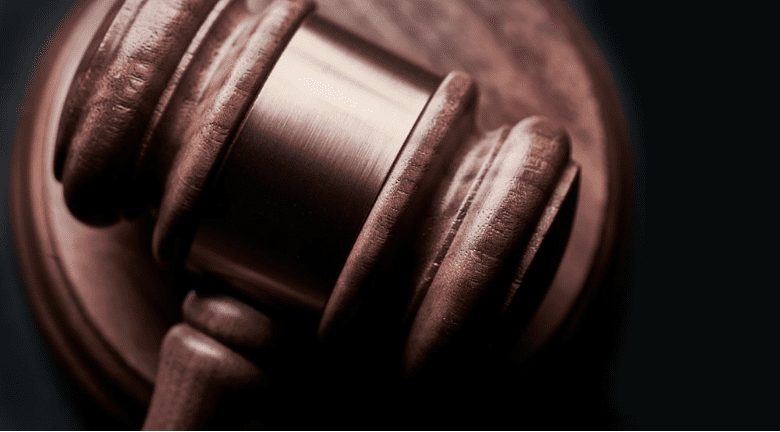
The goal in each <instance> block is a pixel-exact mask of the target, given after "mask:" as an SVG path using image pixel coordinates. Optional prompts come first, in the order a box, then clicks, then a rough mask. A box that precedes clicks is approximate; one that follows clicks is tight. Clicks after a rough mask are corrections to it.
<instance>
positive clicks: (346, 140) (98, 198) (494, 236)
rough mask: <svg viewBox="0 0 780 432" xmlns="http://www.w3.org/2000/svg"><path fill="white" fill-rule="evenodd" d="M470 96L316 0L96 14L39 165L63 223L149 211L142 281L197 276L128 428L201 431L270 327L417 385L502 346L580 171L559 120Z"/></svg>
mask: <svg viewBox="0 0 780 432" xmlns="http://www.w3.org/2000/svg"><path fill="white" fill-rule="evenodd" d="M478 101H479V89H478V86H477V84H476V80H475V79H474V78H473V77H472V76H471V75H470V74H468V73H466V72H459V71H454V72H449V73H448V74H446V75H445V76H440V75H437V74H435V73H432V72H429V71H427V70H426V69H424V68H422V67H419V66H416V65H415V64H413V63H412V62H410V61H407V60H404V59H402V58H400V57H398V56H397V55H395V54H392V53H391V52H389V51H387V50H386V49H384V48H381V47H379V46H377V45H375V44H373V43H371V42H369V41H367V40H365V39H363V38H361V37H359V36H357V35H355V34H353V33H352V32H350V31H348V30H346V29H344V28H342V27H341V26H339V25H337V24H335V23H334V22H332V21H331V20H329V19H328V18H326V17H323V16H320V15H319V14H318V13H317V12H316V11H315V4H314V3H313V2H312V1H308V0H275V1H273V2H271V3H270V4H265V5H256V4H253V3H251V2H246V1H240V0H180V1H176V2H170V1H164V0H146V1H141V0H127V1H124V2H118V3H116V4H115V5H113V6H112V7H111V8H110V9H109V10H108V11H107V12H106V13H105V16H104V17H103V18H102V24H101V25H100V26H99V28H97V30H96V32H95V33H94V35H93V36H92V39H91V42H89V44H88V45H87V47H86V49H85V50H84V54H83V57H82V58H81V60H80V62H79V63H78V66H77V67H76V68H75V71H74V73H73V76H72V80H71V82H70V85H69V89H68V90H67V92H66V93H65V94H64V98H63V103H62V108H61V116H60V118H59V121H58V122H57V124H56V136H55V137H54V139H53V140H52V142H53V145H52V147H53V149H52V150H51V152H52V156H51V160H52V161H53V164H52V165H53V174H54V177H55V178H56V180H57V181H59V182H61V184H62V195H61V197H62V198H61V199H62V201H63V202H64V203H65V205H66V206H67V209H68V211H69V212H70V213H71V214H72V215H73V216H74V217H75V218H77V219H78V220H79V221H80V223H83V224H85V226H89V227H93V228H89V229H94V230H105V229H111V228H110V226H114V225H115V224H116V223H117V222H119V221H122V220H138V219H142V220H148V221H150V222H149V224H150V227H149V229H148V231H150V239H149V246H150V248H149V250H148V253H149V254H150V255H151V256H152V257H153V258H154V260H155V261H156V263H157V265H158V266H159V268H161V269H162V270H161V271H163V272H179V271H181V272H183V273H184V274H187V275H188V276H187V277H190V278H191V279H188V280H197V281H199V282H197V284H198V285H199V286H198V288H194V289H192V290H188V293H187V294H186V296H185V298H184V299H183V302H182V305H181V313H180V315H181V318H182V322H181V323H179V324H175V325H173V326H172V327H170V329H169V330H168V331H167V334H166V335H165V337H164V339H163V340H162V343H161V347H160V360H159V365H158V367H157V371H156V381H155V385H154V392H153V394H152V396H151V400H150V403H149V411H148V414H147V416H146V420H145V422H144V428H146V429H182V428H184V429H194V428H202V427H205V426H207V424H208V420H209V419H210V417H211V415H212V414H213V411H214V409H215V407H216V406H217V402H218V399H219V398H220V397H221V396H222V395H223V393H225V394H226V392H228V391H229V390H233V389H238V388H244V387H247V386H250V387H251V386H256V385H259V384H261V383H262V382H264V381H266V380H267V379H269V376H271V377H272V376H273V374H269V373H268V371H267V370H266V369H265V368H264V367H263V362H264V361H266V358H268V357H271V356H273V351H274V350H278V349H277V348H276V347H275V344H277V343H278V344H280V345H283V346H284V345H285V343H287V344H290V342H285V341H283V340H280V339H282V338H283V337H284V336H283V335H285V326H287V327H289V326H290V325H297V326H298V327H299V330H296V331H299V333H300V334H298V335H297V336H298V337H300V338H303V339H306V341H305V342H301V343H300V345H301V346H305V347H306V348H303V349H301V348H296V349H297V351H296V349H292V350H288V351H291V352H292V354H290V352H287V354H286V355H287V357H284V358H285V359H287V360H289V356H290V355H293V356H294V355H298V356H300V355H302V353H303V352H305V353H307V354H308V353H310V352H315V353H316V355H314V356H313V358H314V360H312V361H314V362H319V363H320V365H327V366H325V367H326V368H331V369H332V371H333V375H334V377H335V378H332V379H333V380H334V381H332V382H330V384H331V385H333V382H335V383H337V384H338V383H346V382H350V381H349V380H350V379H352V380H353V382H352V385H356V386H357V387H349V388H361V387H360V384H355V383H359V381H360V380H361V379H365V375H361V373H364V374H365V373H367V374H368V375H370V376H371V377H372V378H371V379H374V380H375V379H377V378H376V377H377V376H379V377H381V378H379V382H382V383H383V384H386V385H388V388H394V389H396V388H397V387H398V386H401V387H403V388H407V387H408V386H412V388H413V389H414V391H420V392H423V393H424V392H425V391H434V392H435V391H436V389H442V388H452V383H453V381H457V380H459V379H464V380H467V378H464V377H465V376H468V375H469V374H470V373H469V372H464V371H477V370H480V369H485V368H490V364H491V363H490V362H491V361H494V360H495V359H496V358H504V357H508V356H509V354H510V353H512V352H513V350H516V348H515V342H516V340H517V338H518V337H520V336H521V335H522V334H523V332H526V333H527V332H528V328H529V324H530V323H531V322H532V320H533V319H534V317H535V316H536V315H538V314H539V308H540V305H541V304H542V302H543V300H544V299H545V296H546V295H547V294H548V290H549V288H550V286H551V284H552V283H553V279H554V277H555V275H556V271H557V270H558V267H559V264H560V263H561V261H562V259H563V256H564V253H565V252H566V246H567V242H568V239H569V236H570V233H571V231H572V226H573V225H574V224H575V215H576V212H577V204H578V197H579V194H580V181H581V179H580V176H581V173H580V171H581V169H580V166H579V165H578V163H576V162H574V161H572V159H571V151H572V150H571V147H572V144H571V139H570V135H569V133H567V131H566V129H565V128H564V127H563V126H562V125H560V124H558V123H556V122H554V121H552V120H549V119H547V118H545V117H543V116H540V115H530V116H527V117H525V118H523V119H519V120H518V121H516V122H514V123H510V124H504V125H501V126H499V127H497V128H491V129H486V128H481V127H479V126H478V124H477V123H478V122H477V116H478V105H479V103H478ZM204 281H205V282H204ZM204 287H205V288H204ZM103 289H110V287H104V288H103ZM291 323H294V324H291ZM309 338H310V339H311V340H309ZM292 345H295V343H293V344H292ZM296 346H297V345H296ZM311 346H315V347H316V348H314V349H313V351H309V350H311V349H312V348H311ZM279 351H282V352H284V349H280V350H279ZM269 353H270V354H269ZM515 354H516V352H515ZM287 360H281V361H282V362H284V361H287ZM320 367H322V366H320ZM374 369H376V370H374ZM355 371H359V372H355ZM366 371H370V372H366ZM371 382H372V383H375V382H376V381H371ZM464 382H465V381H464ZM421 383H422V384H421ZM472 384H473V383H472ZM372 385H373V384H372ZM394 386H395V387H394ZM415 386H417V387H415ZM448 386H449V387H448ZM476 386H477V387H478V384H477V385H476ZM477 387H474V386H473V385H472V386H471V387H468V388H477ZM439 394H440V393H439Z"/></svg>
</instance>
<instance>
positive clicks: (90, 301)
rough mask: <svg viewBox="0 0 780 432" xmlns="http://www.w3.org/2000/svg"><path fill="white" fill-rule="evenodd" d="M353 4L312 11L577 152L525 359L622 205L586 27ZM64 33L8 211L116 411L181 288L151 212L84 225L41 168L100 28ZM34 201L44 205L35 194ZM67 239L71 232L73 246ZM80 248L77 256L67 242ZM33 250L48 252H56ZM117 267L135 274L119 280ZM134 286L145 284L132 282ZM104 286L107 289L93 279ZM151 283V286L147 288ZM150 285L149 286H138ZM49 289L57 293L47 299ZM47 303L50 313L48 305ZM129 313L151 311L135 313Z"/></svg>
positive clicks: (612, 118) (556, 9) (611, 117)
mask: <svg viewBox="0 0 780 432" xmlns="http://www.w3.org/2000/svg"><path fill="white" fill-rule="evenodd" d="M350 5H351V4H349V3H345V2H340V3H339V2H333V3H328V2H324V3H323V4H322V6H321V13H322V14H323V15H325V16H328V17H330V18H331V19H333V20H334V21H337V22H340V23H342V24H343V25H345V26H347V27H350V26H352V27H353V31H355V32H356V33H359V34H361V35H363V36H364V37H367V38H369V39H372V40H373V41H374V42H376V43H379V44H381V45H384V46H387V47H389V48H390V49H392V50H394V51H396V52H399V53H400V54H402V55H404V56H405V57H407V58H411V59H413V60H415V61H417V62H420V63H422V64H423V65H425V66H427V67H429V68H432V69H433V70H434V71H436V72H438V73H444V72H446V70H442V69H464V70H466V71H467V72H469V73H471V74H472V75H473V76H474V77H475V78H476V80H477V82H478V85H479V88H480V97H479V101H478V108H477V110H476V111H477V113H478V114H477V127H478V128H480V129H482V130H491V129H495V128H497V127H499V126H500V125H501V124H504V123H510V124H514V123H516V122H518V121H519V120H520V119H522V118H524V117H526V116H528V115H530V114H544V115H546V116H548V117H550V118H552V119H553V120H554V121H556V122H558V123H559V124H562V125H563V126H564V128H565V129H566V130H567V131H569V133H570V134H571V146H572V152H573V158H574V160H575V161H576V162H577V163H579V164H580V166H581V167H582V171H581V181H582V185H581V191H580V197H579V206H578V207H577V213H576V215H575V217H574V221H573V222H574V225H573V229H572V234H571V235H572V238H571V242H570V245H569V247H568V248H567V249H566V252H565V254H564V256H563V263H562V265H561V268H560V271H559V272H558V273H557V275H556V277H555V280H554V281H553V285H552V289H551V291H550V293H549V294H548V295H547V297H546V298H545V299H544V300H542V303H541V307H540V308H539V309H538V310H537V311H536V312H535V316H534V317H532V318H530V323H531V324H530V326H529V327H527V329H528V330H526V332H525V334H524V335H522V337H521V338H520V339H519V343H518V346H520V347H521V348H520V349H519V350H516V351H519V352H520V353H521V354H519V357H521V358H522V357H524V356H529V355H530V354H531V353H533V352H535V351H536V350H538V349H540V348H541V347H543V346H544V344H545V343H546V342H547V341H549V340H550V337H551V335H552V334H554V333H556V332H558V331H559V330H560V329H562V328H563V329H566V328H569V329H575V328H576V321H572V320H567V317H570V316H573V317H576V316H577V313H578V312H577V311H578V310H581V309H577V308H574V309H573V306H574V305H575V303H576V302H577V301H578V300H579V304H581V305H582V307H585V305H587V299H588V296H589V295H590V292H591V291H592V289H593V288H596V287H598V285H599V282H600V278H601V277H602V274H603V271H604V270H605V268H606V265H607V263H608V262H609V258H610V254H611V249H612V247H613V236H614V230H615V229H616V226H617V222H618V221H617V219H616V218H617V215H616V211H617V209H618V208H619V206H620V205H621V204H620V199H621V198H620V195H619V194H618V193H617V192H618V191H619V190H620V175H621V174H620V173H621V168H620V165H619V160H620V152H621V151H623V150H620V148H619V144H620V143H621V140H624V137H623V136H622V135H621V133H622V132H621V128H622V125H621V124H620V119H619V107H618V106H617V104H616V102H615V100H614V95H611V96H610V93H599V92H597V91H596V90H595V89H602V90H603V91H604V92H608V91H609V83H608V80H607V77H606V75H605V72H604V71H603V69H601V68H602V67H601V66H600V64H599V63H598V59H597V55H596V54H594V52H593V50H592V47H591V46H590V45H589V44H588V43H587V40H586V39H585V38H584V35H583V33H582V30H581V29H580V28H579V27H578V26H577V25H576V23H574V22H573V20H572V18H571V17H570V16H569V12H568V11H567V10H566V9H565V8H563V7H562V6H561V5H557V4H545V5H539V4H525V3H513V4H509V3H507V4H502V5H500V6H497V4H493V3H488V2H486V3H485V4H481V3H479V2H468V3H466V4H464V5H460V4H457V3H454V5H455V6H453V7H451V8H442V7H439V6H437V5H435V4H432V3H428V2H415V3H411V2H410V3H406V2H397V3H396V4H394V5H384V4H376V5H372V6H369V9H370V11H367V10H366V9H364V8H363V7H361V6H358V5H357V4H355V5H351V6H350ZM90 7H91V9H90ZM90 7H85V8H84V9H82V12H81V14H80V15H78V16H80V17H82V18H81V19H83V20H84V19H85V18H83V17H85V16H92V17H95V16H99V15H101V14H104V13H106V12H105V7H103V8H102V9H103V10H102V11H101V10H99V9H101V7H100V6H96V5H94V4H92V5H91V6H90ZM499 12H500V13H499ZM90 14H92V15H90ZM93 19H94V18H93ZM356 23H357V24H356ZM82 24H83V23H82ZM463 29H469V30H470V31H463ZM471 30H473V31H471ZM68 31H70V32H71V38H69V39H67V40H64V41H63V42H62V43H63V44H64V46H65V48H64V50H63V52H66V53H68V55H61V56H60V57H58V58H55V59H51V58H49V59H48V61H49V62H51V63H50V64H52V63H54V64H53V65H52V66H56V67H54V68H53V69H51V70H57V71H62V72H61V74H62V75H64V77H63V76H62V75H60V76H57V75H56V74H55V76H51V77H50V78H47V77H43V78H41V80H42V81H43V82H45V83H46V84H45V85H44V84H42V85H41V87H39V88H41V89H42V90H41V93H39V98H38V99H37V102H36V103H37V104H39V105H40V106H43V107H44V109H42V110H31V111H29V112H30V113H31V114H30V115H31V116H34V119H35V120H34V121H33V122H32V123H31V126H29V127H28V132H26V137H27V139H28V140H29V142H31V143H33V145H32V146H30V147H29V148H25V150H17V152H18V153H17V154H18V155H19V156H17V160H16V162H15V165H14V169H15V170H16V171H15V176H14V178H17V180H15V182H16V183H15V186H14V200H15V202H17V203H20V204H17V205H16V206H15V209H14V211H15V214H14V217H15V219H14V220H15V223H16V224H17V225H19V226H22V225H25V227H24V228H22V231H20V234H18V235H19V236H21V237H22V238H23V240H22V241H21V242H20V243H22V244H23V245H24V246H20V249H21V251H20V252H21V254H22V256H23V261H24V262H26V263H28V264H25V265H28V266H30V268H33V267H38V268H41V269H42V270H41V271H40V273H39V274H40V277H42V278H45V279H47V280H37V281H36V280H34V281H32V282H31V283H30V284H31V286H32V288H31V291H32V296H33V303H34V306H35V307H36V308H37V309H38V313H39V316H41V317H42V318H41V319H42V321H44V323H46V322H47V321H48V322H49V323H50V324H48V325H47V324H44V326H45V327H46V328H48V329H49V333H50V334H52V337H53V338H54V339H55V340H58V339H59V340H60V342H59V343H58V346H59V350H60V352H61V353H62V355H63V356H64V357H66V358H70V360H69V364H70V365H71V367H72V368H73V369H75V370H76V371H77V374H78V375H80V376H83V377H84V378H83V380H84V381H85V383H86V385H88V386H91V388H92V390H93V392H94V393H95V394H97V395H103V396H102V400H103V401H104V403H105V404H106V405H107V406H113V407H115V409H116V411H122V410H123V408H122V407H123V406H124V405H123V404H120V406H122V407H120V408H116V407H117V400H118V399H116V398H117V397H118V396H116V394H122V393H124V394H130V395H133V396H132V397H134V398H135V399H136V400H137V401H138V402H139V403H141V404H143V403H144V402H145V401H147V400H149V394H150V393H149V391H150V384H151V382H152V381H153V380H154V377H155V372H156V370H157V368H158V362H159V360H157V348H159V347H160V346H161V343H162V335H163V334H164V333H165V331H167V330H168V328H169V326H170V325H171V323H172V322H175V321H176V320H177V319H178V314H177V313H176V312H175V309H176V307H175V304H176V302H177V299H176V296H177V295H181V293H180V292H177V290H176V288H175V286H176V283H175V282H171V278H175V277H176V276H177V274H176V273H175V272H174V273H173V274H172V273H166V272H160V271H159V270H158V269H157V268H156V266H155V265H154V263H153V262H152V260H151V259H150V257H149V256H147V252H146V251H148V250H150V249H149V248H148V246H149V245H148V244H145V243H146V240H143V239H144V238H148V237H145V236H147V235H148V234H149V231H150V223H151V221H150V220H148V219H145V218H142V219H141V220H139V221H136V222H133V223H127V222H122V223H120V224H119V225H117V226H115V227H112V228H108V229H95V228H90V227H87V226H84V225H82V224H80V223H79V222H78V221H76V220H74V219H73V218H71V217H70V216H69V213H68V211H67V209H66V208H65V204H64V203H63V202H62V198H61V197H62V195H61V193H62V192H61V190H60V189H59V186H57V184H56V182H54V179H53V178H52V175H51V174H50V171H51V170H50V169H49V170H47V166H50V162H49V161H51V160H52V159H51V158H53V157H54V156H53V146H52V145H51V143H52V142H53V137H54V136H55V134H56V129H57V128H56V126H57V125H56V124H55V123H56V121H55V119H57V118H58V114H59V112H58V110H59V108H58V107H57V103H58V102H57V101H58V100H59V101H61V100H63V99H64V97H65V95H64V94H63V90H62V89H63V88H67V85H66V84H64V83H65V82H67V81H68V77H67V76H68V73H72V72H68V71H73V70H75V67H76V65H75V64H74V61H73V57H74V56H78V54H74V53H80V52H83V51H84V49H86V48H85V47H86V44H85V43H84V40H88V38H89V35H90V32H94V31H95V29H94V26H93V27H91V28H90V27H89V26H88V25H86V24H84V25H83V28H82V26H74V27H73V28H72V29H70V30H68ZM475 34H477V35H481V36H478V37H475V36H474V35H475ZM467 36H468V37H467ZM521 36H522V37H521ZM475 39H476V40H478V41H479V44H478V46H476V45H475ZM79 41H80V42H79ZM518 45H520V46H518ZM526 45H527V46H526ZM513 56H514V57H513ZM79 58H80V57H79ZM57 62H59V63H57ZM556 62H558V63H556ZM561 65H564V66H561ZM564 71H565V72H564ZM562 73H567V74H569V75H566V76H561V75H560V74H562ZM597 94H598V95H599V96H598V97H597V96H596V95H597ZM602 95H603V96H602ZM46 98H49V99H48V100H47V99H46ZM600 98H602V99H600ZM60 103H61V102H60ZM23 135H24V134H23ZM40 179H48V180H47V181H46V182H41V181H40ZM30 193H32V196H31V197H32V201H33V204H32V205H30V204H29V203H28V204H24V203H23V202H24V200H25V199H26V198H22V197H23V196H26V195H27V194H30ZM36 199H37V200H39V201H37V202H38V203H43V202H50V203H52V204H51V205H50V206H49V205H39V204H35V203H36V201H35V200H36ZM30 222H32V223H30ZM52 239H55V240H53V241H52ZM68 241H72V242H73V243H72V246H70V247H71V249H70V251H71V252H70V253H69V252H68V249H67V247H68V244H69V243H68ZM139 243H140V244H139ZM76 249H78V253H74V252H73V251H75V250H76ZM90 251H92V252H90ZM107 251H115V252H111V253H106V252H107ZM76 255H80V258H78V259H76ZM134 255H138V256H139V258H138V259H136V260H135V261H134V262H133V264H132V265H131V264H130V263H129V262H128V261H126V260H124V259H123V258H122V257H126V256H134ZM41 257H56V258H55V260H54V262H52V261H50V260H49V259H48V258H44V259H41ZM139 263H145V264H143V265H141V264H139ZM117 267H120V268H119V269H117ZM122 267H125V268H122ZM117 275H137V276H135V278H134V277H133V276H121V277H119V279H117ZM101 277H103V280H102V281H100V280H99V279H100V278H101ZM125 277H127V279H125ZM182 277H183V278H184V277H186V276H182ZM92 279H98V280H95V281H93V280H92ZM86 280H89V282H85V281H86ZM136 285H142V286H144V287H143V288H142V291H141V292H139V291H138V288H137V286H136ZM99 286H112V287H115V288H114V289H112V290H105V289H104V290H100V289H99V288H97V287H99ZM154 286H157V287H158V288H150V287H154ZM146 289H148V290H150V291H154V292H153V293H151V294H145V291H144V290H146ZM108 291H110V292H108ZM583 293H584V294H583ZM36 296H37V298H38V300H35V299H36ZM52 296H60V297H63V298H64V299H63V300H61V301H57V302H54V303H53V302H52V300H49V299H50V298H51V297H52ZM52 304H54V305H56V306H55V307H54V309H58V310H52ZM172 310H173V312H171V311H172ZM572 311H574V313H572ZM55 314H56V315H59V316H64V322H65V323H66V328H61V329H56V328H55V327H57V326H56V325H55V324H54V322H56V321H57V320H56V319H53V318H52V317H53V316H56V315H55ZM137 317H151V318H152V319H151V320H146V319H145V320H144V321H143V323H142V324H139V320H138V319H137ZM155 317H159V318H155ZM134 318H135V319H134ZM155 319H158V321H157V322H155ZM79 323H81V324H79ZM87 341H94V342H87ZM128 341H133V343H131V344H128V343H127V342H128ZM84 344H86V345H88V351H87V352H86V354H84V353H81V354H80V355H74V353H76V352H78V351H80V350H81V348H80V347H82V345H84ZM106 376H108V377H110V378H109V380H108V381H109V382H110V383H113V384H111V385H113V386H114V388H113V389H109V390H107V389H106V388H107V387H109V386H111V385H106V384H104V383H101V381H103V379H102V378H97V377H106ZM134 380H135V382H134ZM282 399H284V398H282ZM324 405H326V406H330V405H329V404H327V403H325V404H324ZM269 421H270V422H271V424H279V423H273V422H274V420H273V419H270V420H269ZM275 421H281V420H279V419H277V420H275ZM330 421H334V419H333V418H331V419H330ZM293 424H295V423H293ZM298 424H306V423H305V422H304V423H300V422H299V423H298ZM331 424H338V422H335V423H331Z"/></svg>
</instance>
